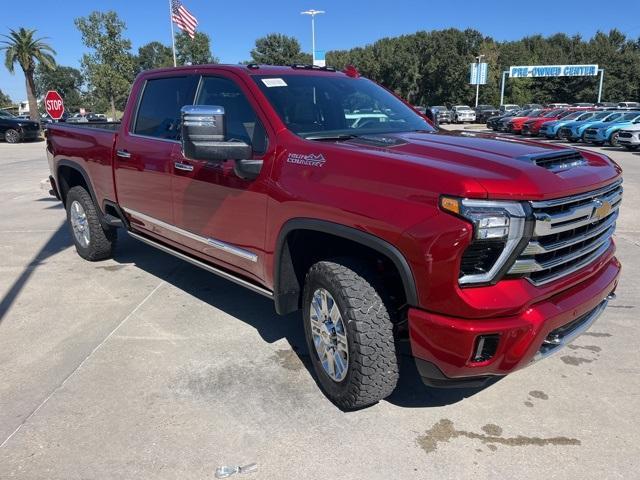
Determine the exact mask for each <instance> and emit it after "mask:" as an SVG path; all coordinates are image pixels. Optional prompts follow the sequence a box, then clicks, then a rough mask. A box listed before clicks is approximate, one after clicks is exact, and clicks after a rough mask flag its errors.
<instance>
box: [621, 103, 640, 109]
mask: <svg viewBox="0 0 640 480" xmlns="http://www.w3.org/2000/svg"><path fill="white" fill-rule="evenodd" d="M618 108H619V109H620V110H630V109H633V110H636V109H638V108H640V103H638V102H620V103H618Z"/></svg>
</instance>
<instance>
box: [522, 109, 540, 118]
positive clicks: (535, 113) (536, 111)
mask: <svg viewBox="0 0 640 480" xmlns="http://www.w3.org/2000/svg"><path fill="white" fill-rule="evenodd" d="M543 113H544V110H534V111H533V112H531V113H530V114H529V115H527V117H531V118H535V117H540V116H542V114H543ZM523 116H524V115H523Z"/></svg>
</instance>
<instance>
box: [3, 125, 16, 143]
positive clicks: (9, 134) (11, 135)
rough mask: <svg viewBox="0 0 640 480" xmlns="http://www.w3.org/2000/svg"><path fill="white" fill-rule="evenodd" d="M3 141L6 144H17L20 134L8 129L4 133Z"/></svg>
mask: <svg viewBox="0 0 640 480" xmlns="http://www.w3.org/2000/svg"><path fill="white" fill-rule="evenodd" d="M4 139H5V140H6V142H7V143H18V142H19V141H20V132H18V131H17V130H15V129H13V128H10V129H8V130H7V131H6V132H4Z"/></svg>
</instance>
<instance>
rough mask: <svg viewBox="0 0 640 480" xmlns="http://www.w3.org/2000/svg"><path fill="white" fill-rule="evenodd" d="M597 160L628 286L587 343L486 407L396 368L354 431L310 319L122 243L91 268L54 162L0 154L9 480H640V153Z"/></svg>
mask: <svg viewBox="0 0 640 480" xmlns="http://www.w3.org/2000/svg"><path fill="white" fill-rule="evenodd" d="M599 150H601V151H605V153H607V154H608V155H610V156H611V157H612V158H613V159H614V160H616V161H617V162H618V163H620V164H621V165H622V167H623V168H624V171H625V199H624V205H623V207H622V212H621V217H620V220H619V223H618V230H617V234H616V238H617V245H618V255H619V258H620V259H621V261H622V263H623V276H622V279H621V282H620V286H619V288H618V292H617V293H618V299H617V300H616V301H614V302H612V303H611V304H610V307H609V308H608V309H607V311H606V312H605V314H604V315H603V316H602V317H601V318H600V319H599V320H598V322H597V323H596V324H595V325H594V327H593V328H592V329H591V330H590V331H589V332H587V333H586V334H585V335H584V336H582V337H581V338H579V339H578V340H577V341H576V342H575V343H574V344H573V345H571V346H569V347H568V348H567V349H566V350H565V351H563V352H562V353H561V354H560V355H558V356H556V357H553V358H550V359H548V360H545V361H543V362H540V363H538V364H535V365H533V366H531V367H530V368H528V369H526V370H523V371H520V372H517V373H515V374H513V375H511V376H509V377H507V378H505V379H503V380H502V381H500V382H497V383H495V384H494V385H492V386H490V387H488V388H485V389H484V390H481V391H471V390H447V391H438V390H432V389H428V388H426V387H424V386H422V384H420V383H419V381H418V379H417V375H416V372H415V370H414V369H413V368H412V364H411V362H410V361H405V362H404V364H403V370H402V380H401V383H400V385H399V387H398V389H397V391H396V392H395V393H394V394H393V396H392V397H390V398H389V399H387V400H385V401H383V402H381V403H379V404H378V405H375V406H373V407H371V408H368V409H365V410H361V411H357V412H350V413H345V412H342V411H340V410H339V409H337V408H336V407H335V406H334V405H333V404H331V403H330V402H329V401H327V400H326V399H325V397H324V396H323V394H322V393H321V392H320V391H319V389H318V387H317V386H316V383H315V381H314V379H313V376H312V375H311V373H310V371H309V369H308V362H307V352H306V348H305V346H304V339H303V336H302V325H301V319H300V315H297V314H296V315H290V316H288V317H284V318H281V317H278V316H276V314H275V312H274V310H273V306H272V304H271V303H270V302H269V301H268V300H266V299H264V298H263V297H260V296H258V295H256V294H253V293H251V292H249V291H246V290H244V289H242V288H240V287H236V286H235V285H233V284H231V283H228V282H225V281H223V280H220V279H218V278H216V277H214V276H212V275H210V274H208V273H206V272H204V271H200V270H198V269H197V268H196V267H193V266H191V265H189V264H186V263H183V262H181V261H179V260H177V259H174V258H173V257H171V256H168V255H166V254H163V253H161V252H158V251H155V250H153V249H152V248H151V247H148V246H146V245H144V244H141V243H138V242H136V241H135V240H133V239H131V238H128V237H127V236H126V234H122V233H121V235H120V238H119V242H120V243H119V246H118V248H117V254H116V256H115V258H114V259H112V260H108V261H104V262H98V263H89V262H86V261H84V260H82V259H81V258H80V257H79V256H78V255H76V253H75V250H74V249H73V247H72V242H71V238H70V234H69V231H68V229H67V226H66V224H65V212H64V210H63V208H62V206H61V204H60V203H59V202H57V201H55V199H53V198H51V197H49V196H48V194H47V193H46V192H45V191H43V190H41V189H40V181H41V180H42V179H44V178H46V177H47V176H48V165H47V161H46V157H45V152H44V143H42V142H39V143H29V144H19V145H8V144H5V143H0V166H1V167H2V171H3V174H2V175H1V176H0V199H1V200H2V203H3V205H4V207H3V214H2V215H1V216H0V478H3V479H4V478H23V479H29V480H35V479H114V478H136V479H147V478H153V479H165V478H166V479H176V478H180V479H209V478H213V475H214V471H215V469H216V467H217V466H219V465H237V464H247V463H251V462H256V463H257V464H258V470H257V472H255V473H249V474H246V475H237V476H234V477H233V478H238V479H242V478H247V479H289V478H291V479H294V478H295V479H319V478H340V479H395V478H402V479H414V478H415V479H430V478H456V479H467V478H468V479H474V480H478V479H484V478H508V479H515V478H518V479H529V478H531V479H537V478H544V479H553V478H563V479H565V478H583V479H586V478H589V479H590V478H593V479H603V478H606V479H612V478H625V479H629V478H637V475H638V473H637V472H638V458H640V432H639V431H638V429H637V424H638V420H639V414H638V412H639V411H640V366H639V365H638V364H637V363H636V362H637V351H638V341H639V340H640V335H639V334H640V327H639V321H638V313H639V311H640V287H639V282H638V281H637V277H636V276H635V274H636V273H637V272H638V271H640V216H638V214H637V211H638V208H640V154H638V153H628V152H625V151H623V150H621V149H607V148H606V147H605V148H600V149H599ZM633 472H636V473H633Z"/></svg>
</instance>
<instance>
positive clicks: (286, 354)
mask: <svg viewBox="0 0 640 480" xmlns="http://www.w3.org/2000/svg"><path fill="white" fill-rule="evenodd" d="M271 359H272V360H273V361H274V362H276V363H278V364H279V365H280V366H281V367H284V368H286V369H287V370H293V371H298V370H302V369H303V368H304V364H303V363H302V360H300V357H299V356H298V355H297V354H296V353H295V352H294V351H293V350H287V349H282V350H276V352H275V353H274V354H273V356H272V357H271Z"/></svg>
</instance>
